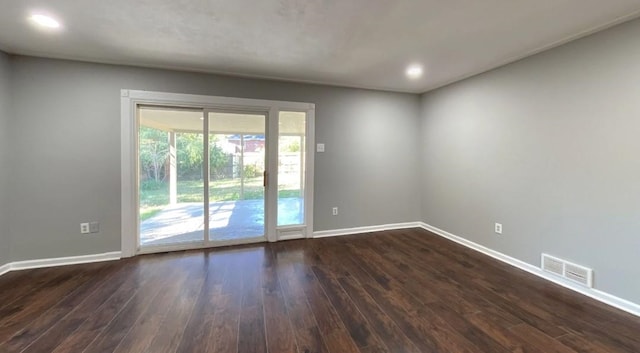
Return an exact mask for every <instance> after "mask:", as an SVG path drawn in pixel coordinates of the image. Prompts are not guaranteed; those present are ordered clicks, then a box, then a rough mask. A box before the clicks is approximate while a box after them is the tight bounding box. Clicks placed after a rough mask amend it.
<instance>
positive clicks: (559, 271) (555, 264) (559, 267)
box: [542, 254, 564, 276]
mask: <svg viewBox="0 0 640 353" xmlns="http://www.w3.org/2000/svg"><path fill="white" fill-rule="evenodd" d="M542 269H543V270H545V271H547V272H551V273H555V274H556V275H559V276H564V262H563V261H562V260H558V259H556V258H554V257H551V256H549V255H546V254H542Z"/></svg>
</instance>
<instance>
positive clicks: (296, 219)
mask: <svg viewBox="0 0 640 353" xmlns="http://www.w3.org/2000/svg"><path fill="white" fill-rule="evenodd" d="M306 118H307V115H306V113H304V112H286V111H282V112H280V113H279V115H278V131H279V136H278V226H292V225H301V224H304V222H305V219H304V195H305V169H306V153H305V151H306V140H305V136H306Z"/></svg>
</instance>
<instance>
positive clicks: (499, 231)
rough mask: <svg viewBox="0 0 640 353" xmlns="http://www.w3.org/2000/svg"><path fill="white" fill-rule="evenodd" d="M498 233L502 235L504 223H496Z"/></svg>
mask: <svg viewBox="0 0 640 353" xmlns="http://www.w3.org/2000/svg"><path fill="white" fill-rule="evenodd" d="M496 233H498V234H502V223H496Z"/></svg>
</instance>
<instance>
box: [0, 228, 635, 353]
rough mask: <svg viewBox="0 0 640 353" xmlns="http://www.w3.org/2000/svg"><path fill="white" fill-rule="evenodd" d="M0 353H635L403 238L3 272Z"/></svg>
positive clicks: (540, 284)
mask: <svg viewBox="0 0 640 353" xmlns="http://www.w3.org/2000/svg"><path fill="white" fill-rule="evenodd" d="M0 352H3V353H9V352H74V353H75V352H152V353H160V352H239V353H252V352H269V353H287V352H300V353H311V352H331V353H352V352H353V353H355V352H362V353H380V352H388V353H401V352H454V353H462V352H491V353H502V352H539V353H554V352H560V353H569V352H573V353H575V352H608V353H615V352H640V319H638V318H637V317H634V316H632V315H629V314H626V313H624V312H621V311H619V310H616V309H613V308H611V307H608V306H605V305H603V304H601V303H598V302H595V301H593V300H590V299H588V298H586V297H584V296H580V295H578V294H575V293H572V292H570V291H568V290H566V289H563V288H561V287H558V286H556V285H553V284H551V283H549V282H546V281H544V280H541V279H539V278H537V277H534V276H532V275H530V274H528V273H525V272H523V271H520V270H517V269H514V268H512V267H510V266H508V265H505V264H502V263H500V262H497V261H495V260H493V259H491V258H489V257H486V256H484V255H481V254H479V253H476V252H473V251H471V250H468V249H466V248H463V247H461V246H459V245H457V244H454V243H452V242H449V241H447V240H445V239H442V238H440V237H438V236H435V235H432V234H430V233H429V232H427V231H424V230H419V229H409V230H398V231H387V232H380V233H374V234H367V235H356V236H345V237H338V238H328V239H316V240H299V241H289V242H281V243H275V244H264V245H257V246H246V247H239V248H224V249H217V250H207V251H188V252H177V253H171V254H158V255H147V256H139V257H136V258H132V259H126V260H121V261H116V262H105V263H96V264H87V265H77V266H65V267H58V268H48V269H39V270H27V271H19V272H11V273H9V274H6V275H4V276H2V277H0Z"/></svg>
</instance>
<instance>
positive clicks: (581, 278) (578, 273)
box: [542, 254, 593, 288]
mask: <svg viewBox="0 0 640 353" xmlns="http://www.w3.org/2000/svg"><path fill="white" fill-rule="evenodd" d="M542 269H543V270H544V271H547V272H551V273H554V274H556V275H558V276H562V277H564V278H566V279H568V280H570V281H572V282H575V283H578V284H581V285H583V286H586V287H589V288H591V287H593V270H592V269H590V268H587V267H584V266H580V265H576V264H573V263H571V262H568V261H565V260H562V259H558V258H557V257H553V256H551V255H547V254H542Z"/></svg>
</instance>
